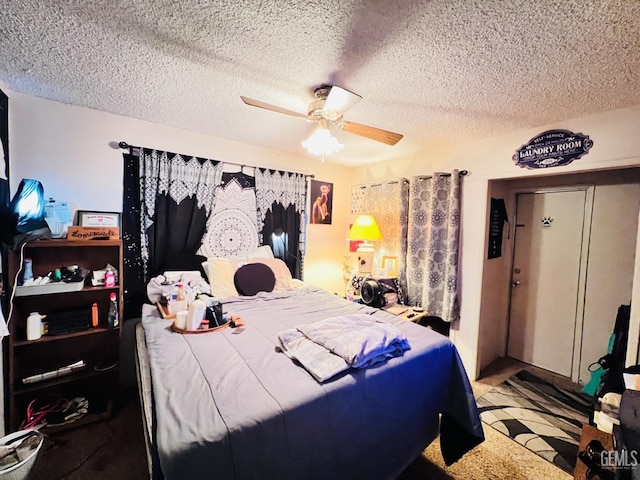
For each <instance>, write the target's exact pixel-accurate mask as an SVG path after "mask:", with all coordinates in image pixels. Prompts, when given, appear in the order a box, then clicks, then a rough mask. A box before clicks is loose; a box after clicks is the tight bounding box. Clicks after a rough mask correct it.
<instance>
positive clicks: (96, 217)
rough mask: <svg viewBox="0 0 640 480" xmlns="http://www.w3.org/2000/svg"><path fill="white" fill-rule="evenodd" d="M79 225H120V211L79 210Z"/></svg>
mask: <svg viewBox="0 0 640 480" xmlns="http://www.w3.org/2000/svg"><path fill="white" fill-rule="evenodd" d="M78 225H79V226H81V227H118V228H120V212H92V211H88V210H78Z"/></svg>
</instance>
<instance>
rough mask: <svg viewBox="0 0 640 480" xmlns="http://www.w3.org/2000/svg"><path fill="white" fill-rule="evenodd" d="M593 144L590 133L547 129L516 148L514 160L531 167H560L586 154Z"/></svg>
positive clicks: (516, 162)
mask: <svg viewBox="0 0 640 480" xmlns="http://www.w3.org/2000/svg"><path fill="white" fill-rule="evenodd" d="M592 146H593V140H591V139H590V138H589V136H588V135H583V134H582V133H573V132H571V131H569V130H547V131H546V132H543V133H541V134H540V135H538V136H536V137H534V138H532V139H531V140H529V142H528V143H526V144H524V145H522V146H521V147H520V148H519V149H518V150H516V153H514V154H513V161H514V162H515V164H516V165H518V166H520V167H523V168H529V169H533V168H549V167H560V166H562V165H568V164H570V163H571V162H573V161H574V160H577V159H578V158H580V157H582V156H583V155H586V154H587V153H589V149H590V148H591V147H592Z"/></svg>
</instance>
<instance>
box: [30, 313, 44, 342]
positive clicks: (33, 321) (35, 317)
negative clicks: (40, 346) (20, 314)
mask: <svg viewBox="0 0 640 480" xmlns="http://www.w3.org/2000/svg"><path fill="white" fill-rule="evenodd" d="M41 335H42V317H41V316H40V314H39V313H38V312H31V315H29V317H27V340H38V339H39V338H40V336H41Z"/></svg>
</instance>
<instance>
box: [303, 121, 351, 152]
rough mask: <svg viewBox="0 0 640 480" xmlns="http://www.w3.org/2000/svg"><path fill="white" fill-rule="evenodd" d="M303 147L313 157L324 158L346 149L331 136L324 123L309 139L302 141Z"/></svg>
mask: <svg viewBox="0 0 640 480" xmlns="http://www.w3.org/2000/svg"><path fill="white" fill-rule="evenodd" d="M302 146H303V147H304V149H305V150H306V151H307V152H309V153H310V154H311V155H315V156H317V157H323V158H324V157H325V156H328V155H333V154H334V153H337V152H339V151H340V150H342V148H343V147H344V145H343V144H342V143H340V142H338V139H337V138H336V137H334V136H333V135H331V132H330V131H329V129H328V128H327V127H326V126H325V125H323V122H322V123H321V124H320V125H318V126H317V127H316V128H315V130H314V131H313V133H312V134H311V135H310V136H309V138H307V139H306V140H303V141H302Z"/></svg>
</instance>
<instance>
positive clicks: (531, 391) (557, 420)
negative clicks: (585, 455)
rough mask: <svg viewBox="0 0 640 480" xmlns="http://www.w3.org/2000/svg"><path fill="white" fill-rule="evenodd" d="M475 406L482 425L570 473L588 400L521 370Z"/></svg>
mask: <svg viewBox="0 0 640 480" xmlns="http://www.w3.org/2000/svg"><path fill="white" fill-rule="evenodd" d="M477 402H478V407H479V410H480V417H481V418H482V421H483V422H484V423H485V424H487V425H490V426H491V427H493V428H495V429H496V430H498V431H499V432H501V433H503V434H505V435H507V436H508V437H510V438H512V439H514V440H515V441H516V442H518V443H519V444H521V445H523V446H525V447H527V448H528V449H529V450H531V451H533V452H535V453H537V454H538V455H540V456H541V457H542V458H544V459H546V460H548V461H549V462H553V463H554V464H555V465H557V466H558V467H560V468H562V469H563V470H564V471H566V472H567V473H573V469H574V467H575V463H576V460H577V456H578V445H579V443H580V434H581V430H582V425H583V424H584V423H587V422H588V421H589V415H590V409H591V399H590V397H589V396H587V395H585V394H583V393H581V392H576V391H574V390H571V389H564V388H560V387H557V386H555V385H552V384H551V383H549V382H547V381H545V380H542V379H541V378H539V377H537V376H536V375H533V374H532V373H531V372H528V371H527V370H522V371H520V372H518V373H517V374H516V375H514V376H513V377H511V378H509V379H508V380H506V381H504V382H503V383H501V384H500V385H498V386H496V387H494V388H492V389H491V390H490V391H489V392H487V393H486V394H484V395H483V396H481V397H480V398H478V399H477Z"/></svg>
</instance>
